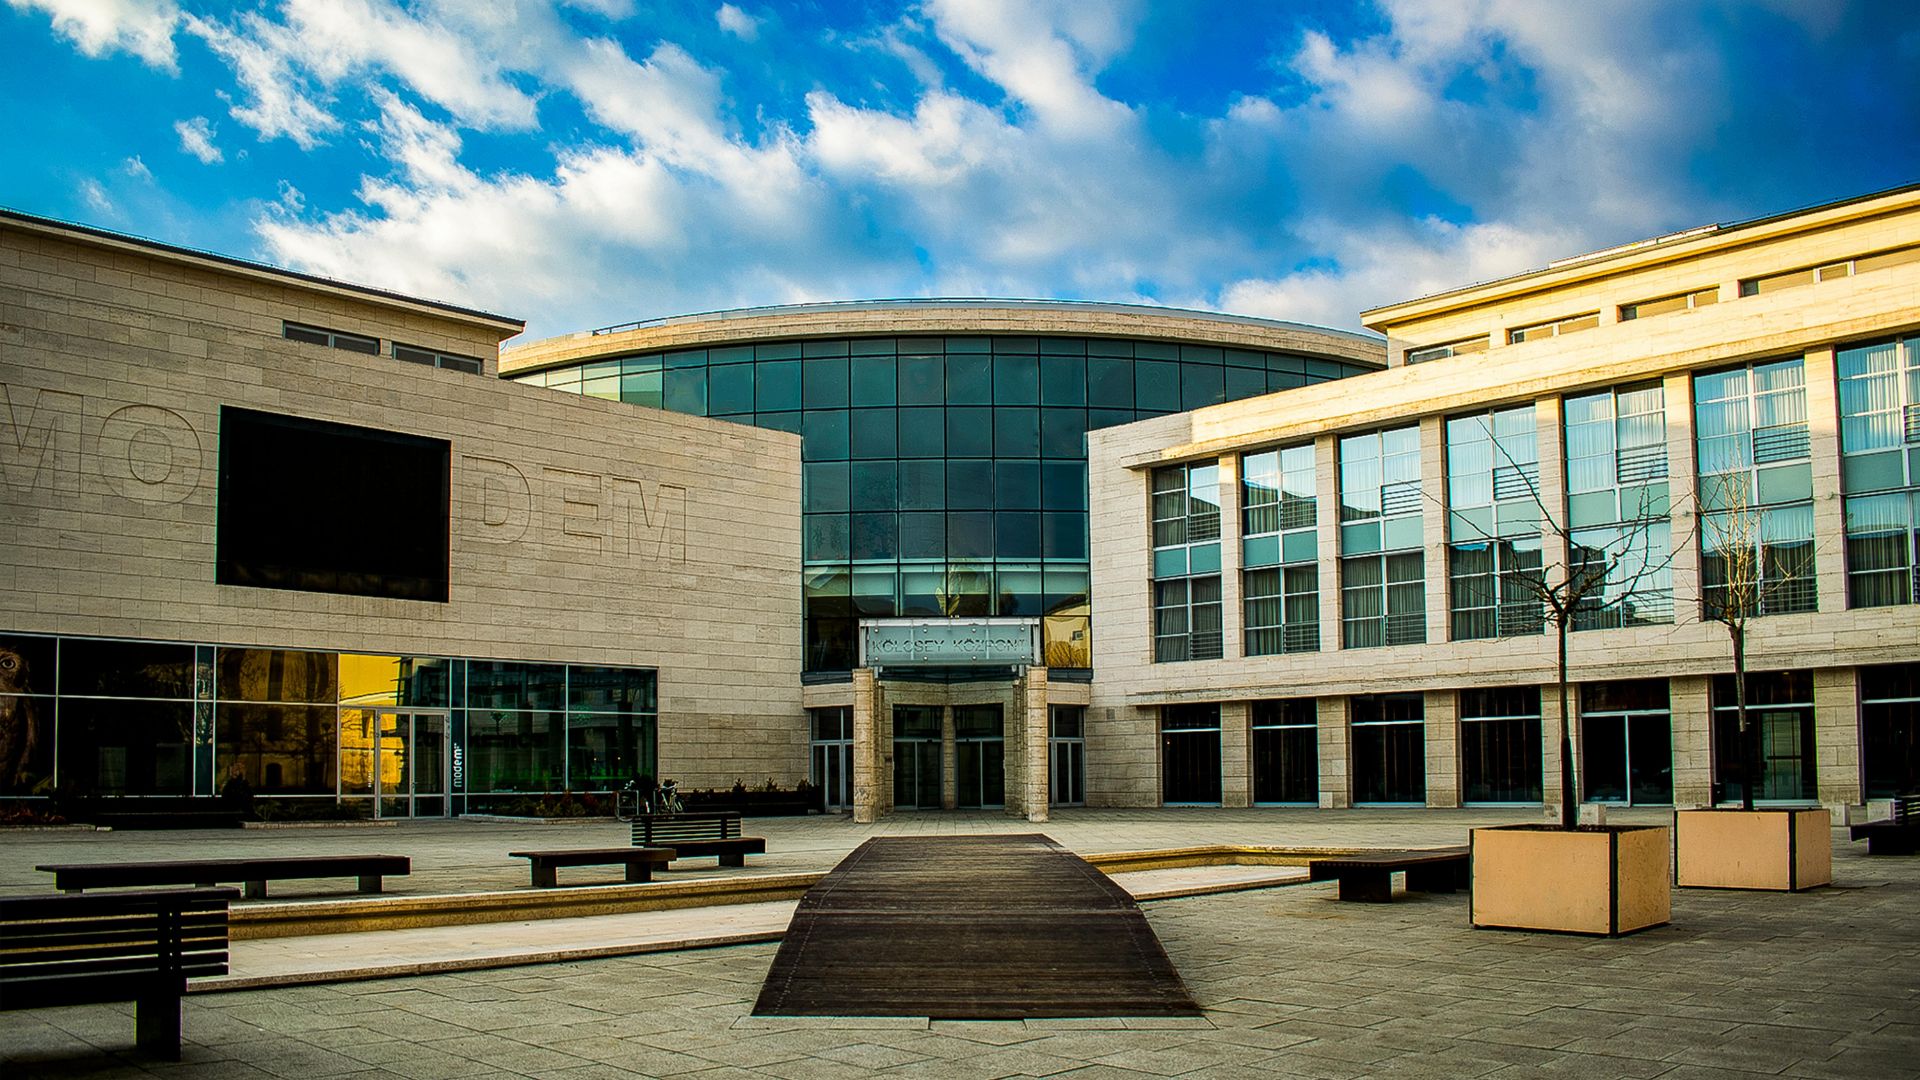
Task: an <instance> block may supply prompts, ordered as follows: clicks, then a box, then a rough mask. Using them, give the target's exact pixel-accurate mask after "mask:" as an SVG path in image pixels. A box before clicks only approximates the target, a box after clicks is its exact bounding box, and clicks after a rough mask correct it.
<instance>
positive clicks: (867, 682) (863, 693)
mask: <svg viewBox="0 0 1920 1080" xmlns="http://www.w3.org/2000/svg"><path fill="white" fill-rule="evenodd" d="M879 711H880V688H879V682H878V680H876V679H875V678H874V675H873V669H872V668H855V669H854V671H853V821H854V824H856V825H871V824H873V821H874V819H875V818H877V817H878V816H879V813H880V782H881V776H880V772H881V769H880V746H879V742H880V740H879V730H878V729H879V723H878V720H879V715H878V714H879Z"/></svg>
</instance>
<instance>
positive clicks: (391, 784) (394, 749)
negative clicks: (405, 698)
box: [373, 709, 451, 818]
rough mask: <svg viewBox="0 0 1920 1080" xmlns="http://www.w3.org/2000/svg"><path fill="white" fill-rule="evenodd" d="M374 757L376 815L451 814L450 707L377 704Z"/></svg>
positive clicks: (439, 815) (431, 815)
mask: <svg viewBox="0 0 1920 1080" xmlns="http://www.w3.org/2000/svg"><path fill="white" fill-rule="evenodd" d="M373 757H374V762H375V767H374V770H373V805H374V813H375V816H377V817H383V818H404V817H446V816H447V789H448V787H449V784H448V772H449V768H450V765H451V756H450V755H449V754H448V753H447V714H446V713H444V712H421V711H419V710H415V709H376V710H374V724H373Z"/></svg>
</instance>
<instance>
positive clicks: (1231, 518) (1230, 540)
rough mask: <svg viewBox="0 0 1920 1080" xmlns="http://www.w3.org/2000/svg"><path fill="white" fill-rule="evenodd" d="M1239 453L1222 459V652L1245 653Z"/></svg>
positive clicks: (1228, 653) (1230, 655) (1236, 654)
mask: <svg viewBox="0 0 1920 1080" xmlns="http://www.w3.org/2000/svg"><path fill="white" fill-rule="evenodd" d="M1240 584H1241V582H1240V456H1239V455H1238V454H1228V455H1227V456H1225V457H1223V458H1221V459H1220V635H1221V636H1220V655H1221V656H1223V657H1226V658H1227V659H1229V660H1231V659H1233V658H1235V657H1238V656H1244V655H1246V646H1245V644H1244V641H1245V638H1244V633H1245V628H1244V626H1243V624H1244V623H1245V622H1246V618H1245V616H1246V607H1245V605H1243V604H1242V603H1241V601H1240Z"/></svg>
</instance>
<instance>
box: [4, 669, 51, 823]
mask: <svg viewBox="0 0 1920 1080" xmlns="http://www.w3.org/2000/svg"><path fill="white" fill-rule="evenodd" d="M54 651H55V647H54V639H53V638H50V637H34V636H31V635H27V634H0V727H3V728H4V731H5V746H6V752H5V754H4V755H0V795H36V794H45V793H47V792H48V791H51V790H52V788H53V782H54V777H53V747H54V726H53V716H54V707H53V706H54V700H55V699H54V693H53V691H54V684H53V675H54V671H55V670H56V668H57V665H56V664H55V661H54Z"/></svg>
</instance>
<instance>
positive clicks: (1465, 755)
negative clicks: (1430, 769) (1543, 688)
mask: <svg viewBox="0 0 1920 1080" xmlns="http://www.w3.org/2000/svg"><path fill="white" fill-rule="evenodd" d="M1540 762H1541V756H1540V688H1539V687H1537V686H1514V687H1502V688H1499V689H1490V690H1462V691H1460V766H1461V788H1460V794H1461V799H1462V800H1463V801H1465V802H1469V803H1538V802H1540V797H1541V764H1540Z"/></svg>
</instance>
